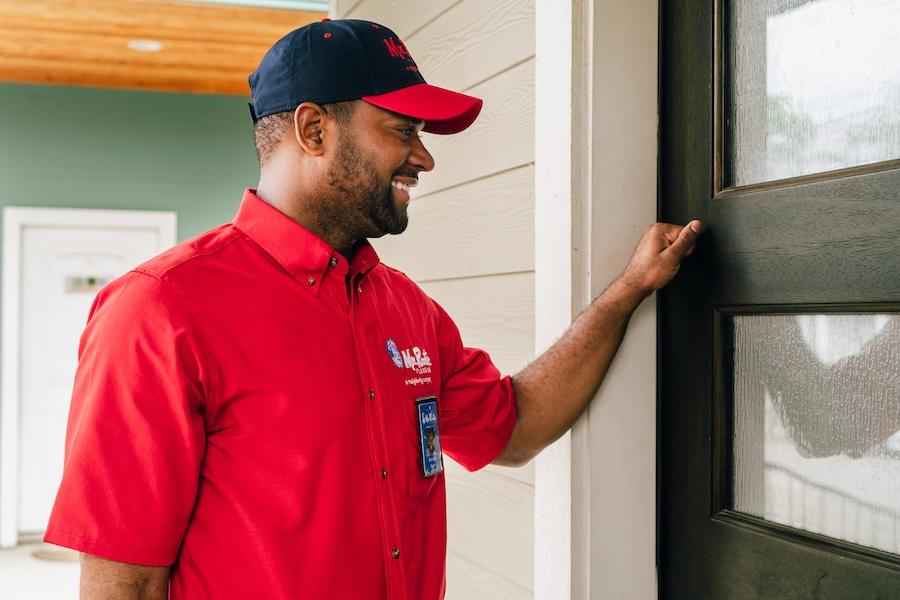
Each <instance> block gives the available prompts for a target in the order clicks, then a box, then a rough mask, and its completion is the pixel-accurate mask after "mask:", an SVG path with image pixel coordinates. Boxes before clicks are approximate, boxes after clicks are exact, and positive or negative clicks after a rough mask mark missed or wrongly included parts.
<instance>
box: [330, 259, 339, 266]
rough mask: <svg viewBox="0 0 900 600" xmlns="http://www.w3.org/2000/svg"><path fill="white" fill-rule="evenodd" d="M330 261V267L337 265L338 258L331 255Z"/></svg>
mask: <svg viewBox="0 0 900 600" xmlns="http://www.w3.org/2000/svg"><path fill="white" fill-rule="evenodd" d="M330 263H331V266H332V267H336V266H338V259H337V257H336V256H332V257H331V261H330Z"/></svg>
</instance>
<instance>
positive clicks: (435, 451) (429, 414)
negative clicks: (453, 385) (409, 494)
mask: <svg viewBox="0 0 900 600" xmlns="http://www.w3.org/2000/svg"><path fill="white" fill-rule="evenodd" d="M416 415H417V417H418V423H419V448H420V451H421V457H422V476H423V477H433V476H435V475H437V474H438V473H443V472H444V463H443V461H442V460H441V432H440V428H439V427H438V409H437V396H426V397H424V398H417V399H416Z"/></svg>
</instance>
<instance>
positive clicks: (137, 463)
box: [45, 20, 700, 600]
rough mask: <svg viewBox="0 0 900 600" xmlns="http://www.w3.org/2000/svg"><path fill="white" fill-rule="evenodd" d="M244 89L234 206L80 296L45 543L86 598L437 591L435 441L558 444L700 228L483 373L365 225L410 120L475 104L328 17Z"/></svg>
mask: <svg viewBox="0 0 900 600" xmlns="http://www.w3.org/2000/svg"><path fill="white" fill-rule="evenodd" d="M250 85H251V89H252V100H253V101H252V104H251V116H252V117H253V121H254V124H255V125H254V134H255V139H256V145H257V150H258V153H259V160H260V181H259V184H258V186H257V188H256V189H255V190H253V189H250V190H247V191H246V192H245V193H244V197H243V200H242V202H241V206H240V208H239V210H238V212H237V215H236V217H235V219H234V221H233V222H232V223H230V224H227V225H223V226H221V227H218V228H216V229H213V230H211V231H209V232H207V233H205V234H203V235H201V236H199V237H197V238H195V239H193V240H190V241H188V242H185V243H183V244H179V245H178V246H176V247H175V248H173V249H171V250H170V251H168V252H166V253H164V254H162V255H160V256H158V257H156V258H154V259H152V260H150V261H149V262H147V263H145V264H143V265H141V266H139V267H137V268H135V269H134V270H133V271H132V272H130V273H128V274H127V275H125V276H124V277H122V278H120V279H118V280H116V281H114V282H113V283H111V284H110V285H108V286H107V287H106V288H104V289H103V290H102V291H101V293H100V294H99V295H98V297H97V299H96V301H95V303H94V306H93V307H92V309H91V314H90V317H89V320H88V325H87V329H86V330H85V334H84V336H83V337H82V340H81V345H80V348H79V366H78V373H77V376H76V381H75V388H74V393H73V398H72V406H71V411H70V416H69V428H68V432H67V442H66V461H65V469H64V476H63V481H62V484H61V487H60V490H59V494H58V496H57V500H56V504H55V506H54V509H53V513H52V516H51V519H50V523H49V526H48V529H47V534H46V537H45V540H46V541H48V542H52V543H55V544H60V545H63V546H69V547H71V548H75V549H77V550H80V551H81V552H82V553H83V554H82V557H83V558H82V578H81V597H82V598H84V599H90V600H98V599H112V598H115V599H117V600H125V599H132V598H133V599H138V598H141V599H146V598H150V599H161V598H166V597H167V596H168V597H169V598H177V599H188V600H203V599H210V598H212V599H231V598H234V599H242V600H243V599H247V598H266V599H268V600H297V599H311V600H349V599H354V600H357V599H361V598H362V599H366V600H388V599H390V600H439V599H440V598H442V597H443V595H444V589H445V578H444V573H445V568H444V563H445V550H446V496H445V488H444V477H443V462H442V458H441V457H442V454H446V455H447V456H450V457H452V458H453V459H454V460H456V461H457V462H459V463H460V464H462V465H463V466H464V467H465V468H467V469H469V470H476V469H480V468H481V467H483V466H485V465H487V464H489V463H492V462H493V463H496V464H502V465H522V464H525V463H526V462H527V461H529V460H531V459H532V458H533V457H534V456H535V455H536V454H537V453H538V452H540V451H541V449H543V448H544V447H546V446H547V445H548V444H550V443H552V442H553V441H554V440H556V439H557V438H559V437H560V436H561V435H562V434H563V433H564V432H565V431H566V430H567V429H568V428H569V427H571V425H572V424H573V423H574V422H575V421H576V419H577V418H578V416H579V415H580V414H581V413H582V412H583V411H584V409H585V407H586V406H587V404H588V403H589V402H590V399H591V397H592V396H593V394H594V393H595V392H596V390H597V387H598V385H599V384H600V381H601V380H602V378H603V375H604V373H605V372H606V370H607V367H608V366H609V363H610V361H611V360H612V358H613V356H614V355H615V352H616V349H617V348H618V345H619V343H620V341H621V339H622V337H623V335H624V333H625V328H626V325H627V323H628V320H629V318H630V315H631V314H632V312H633V311H634V309H635V308H636V307H637V306H638V304H640V302H641V301H642V300H643V299H644V298H645V297H646V296H648V295H649V294H651V293H652V292H653V291H654V290H656V289H658V288H660V287H662V286H663V285H665V284H666V283H667V282H668V281H669V280H670V279H671V278H672V277H673V276H674V275H675V273H676V271H677V270H678V267H679V264H680V261H681V259H682V258H683V257H684V256H685V255H686V254H688V253H689V252H690V251H691V249H692V248H693V245H694V242H695V240H696V238H697V235H698V234H699V231H700V224H699V222H691V223H690V224H688V225H687V226H684V227H680V226H675V225H666V224H656V225H653V226H651V227H650V228H649V229H648V230H647V232H646V234H645V235H644V236H643V238H642V239H641V241H640V243H639V245H638V247H637V249H636V250H635V253H634V255H633V257H632V259H631V261H630V262H629V264H628V265H627V267H626V268H625V270H624V271H623V273H622V275H621V276H620V277H618V278H617V279H616V280H615V281H614V282H613V283H612V284H611V285H610V287H609V288H608V289H607V290H606V291H605V292H604V293H603V294H602V295H601V296H600V297H599V298H597V299H596V300H595V301H594V302H593V304H592V305H591V306H590V307H589V308H588V309H587V310H586V311H585V312H584V313H583V314H582V315H581V316H580V317H579V318H578V319H577V320H576V322H575V323H574V324H573V325H572V327H571V328H570V330H569V331H568V332H567V333H566V334H565V335H564V336H563V337H562V338H561V339H560V340H559V341H558V342H557V343H556V344H555V345H554V346H553V347H552V348H550V349H549V350H548V351H547V352H546V353H545V354H544V355H542V356H540V357H539V358H537V359H536V360H535V361H534V362H533V363H532V364H531V365H529V366H528V367H527V368H525V369H524V370H523V371H521V372H520V373H518V374H516V375H514V376H512V377H509V376H506V377H502V376H501V375H500V373H499V372H498V371H497V369H496V368H495V367H494V365H493V364H492V363H491V360H490V358H489V357H488V355H487V354H486V353H485V352H483V351H481V350H477V349H472V348H467V347H465V346H464V345H463V343H462V341H461V339H460V336H459V332H458V330H457V328H456V326H455V325H454V323H453V321H452V320H451V318H450V317H449V316H448V315H447V313H445V312H444V310H443V309H442V308H441V307H440V306H438V304H437V303H435V302H434V301H433V300H431V299H430V298H429V297H428V296H426V295H425V294H424V292H422V290H421V289H419V288H418V287H417V286H416V285H415V284H414V283H413V282H412V281H411V280H410V279H408V278H407V277H406V276H405V275H403V274H402V273H400V272H399V271H397V270H394V269H392V268H390V267H388V266H386V265H384V264H382V263H381V262H380V261H379V259H378V256H377V255H376V253H375V251H374V250H373V248H372V246H371V245H370V244H369V242H368V241H367V240H368V239H369V238H377V237H380V236H383V235H386V234H398V233H401V232H402V231H403V230H404V229H406V226H407V222H408V218H407V208H408V205H409V201H410V196H409V192H410V189H411V188H413V187H414V186H415V185H416V183H417V181H418V177H419V176H420V174H422V173H424V172H428V171H430V170H432V169H433V168H434V166H435V165H434V159H433V158H432V156H431V155H430V154H429V152H428V150H427V149H426V148H425V146H424V145H423V142H422V139H421V138H420V136H419V133H420V131H422V130H424V131H429V132H433V133H438V134H453V133H458V132H460V131H462V130H464V129H466V128H467V127H468V126H469V125H470V124H471V123H472V122H473V121H474V120H475V119H476V117H477V116H478V113H479V111H480V109H481V101H480V100H478V99H477V98H473V97H471V96H467V95H464V94H459V93H456V92H452V91H449V90H444V89H441V88H438V87H434V86H430V85H428V84H427V83H425V81H424V79H423V78H422V76H421V74H420V73H419V70H418V68H417V66H416V64H415V62H414V61H413V59H412V57H411V56H410V54H409V52H408V51H407V49H406V47H405V46H404V45H403V43H402V42H401V41H400V40H399V38H397V36H396V35H395V34H394V33H393V32H391V31H390V30H389V29H387V28H385V27H383V26H380V25H378V24H376V23H370V22H367V21H354V20H345V21H328V20H325V21H323V22H321V23H315V24H312V25H308V26H306V27H303V28H301V29H298V30H296V31H294V32H292V33H290V34H288V35H287V36H286V37H285V38H283V39H282V40H280V41H279V42H278V43H276V44H275V45H274V46H273V47H272V48H271V49H270V50H269V52H268V53H267V54H266V56H265V57H264V58H263V60H262V62H261V64H260V66H259V68H258V69H257V70H256V71H255V72H254V73H253V74H252V75H251V76H250ZM498 151H502V149H498ZM498 226H502V224H498ZM436 243H439V240H436Z"/></svg>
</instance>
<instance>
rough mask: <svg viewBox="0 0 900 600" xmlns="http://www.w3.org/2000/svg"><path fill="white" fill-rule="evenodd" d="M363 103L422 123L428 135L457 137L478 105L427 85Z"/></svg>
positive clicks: (369, 98)
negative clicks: (453, 134)
mask: <svg viewBox="0 0 900 600" xmlns="http://www.w3.org/2000/svg"><path fill="white" fill-rule="evenodd" d="M362 99H363V100H365V101H366V102H368V103H369V104H373V105H375V106H377V107H379V108H383V109H385V110H389V111H392V112H395V113H399V114H401V115H406V116H407V117H412V118H414V119H422V120H423V121H425V127H424V130H425V131H427V132H428V133H439V134H450V133H459V132H460V131H462V130H464V129H466V128H467V127H468V126H469V125H471V124H472V123H474V122H475V119H476V118H477V117H478V113H480V112H481V105H482V101H481V99H480V98H475V97H474V96H467V95H466V94H460V93H459V92H453V91H450V90H445V89H444V88H439V87H436V86H433V85H428V84H427V83H417V84H415V85H411V86H409V87H405V88H400V89H399V90H394V91H393V92H388V93H386V94H379V95H378V96H363V97H362Z"/></svg>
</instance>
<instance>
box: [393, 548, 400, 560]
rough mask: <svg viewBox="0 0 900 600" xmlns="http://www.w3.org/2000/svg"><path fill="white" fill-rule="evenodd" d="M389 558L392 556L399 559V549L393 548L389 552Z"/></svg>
mask: <svg viewBox="0 0 900 600" xmlns="http://www.w3.org/2000/svg"><path fill="white" fill-rule="evenodd" d="M391 556H393V557H394V558H400V549H399V548H394V551H393V552H391Z"/></svg>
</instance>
